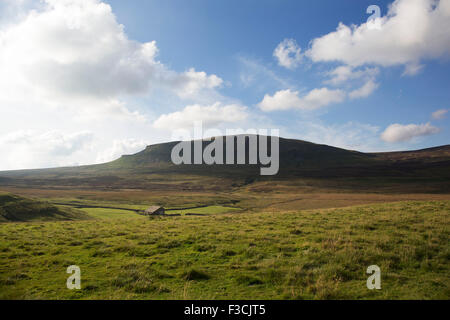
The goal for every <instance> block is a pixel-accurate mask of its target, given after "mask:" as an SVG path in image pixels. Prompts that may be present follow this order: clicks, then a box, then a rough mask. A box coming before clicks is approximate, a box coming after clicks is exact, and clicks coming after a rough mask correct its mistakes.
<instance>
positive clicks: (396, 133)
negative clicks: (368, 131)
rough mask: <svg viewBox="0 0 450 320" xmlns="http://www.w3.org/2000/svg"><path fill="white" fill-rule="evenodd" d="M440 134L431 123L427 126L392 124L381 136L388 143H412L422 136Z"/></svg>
mask: <svg viewBox="0 0 450 320" xmlns="http://www.w3.org/2000/svg"><path fill="white" fill-rule="evenodd" d="M439 132H440V129H439V128H436V127H434V126H432V125H431V124H430V123H426V124H407V125H402V124H398V123H395V124H391V125H390V126H389V127H387V128H386V130H385V131H384V132H383V133H382V134H381V139H383V140H384V141H386V142H390V143H394V142H404V141H410V140H412V139H414V138H417V137H421V136H428V135H433V134H437V133H439Z"/></svg>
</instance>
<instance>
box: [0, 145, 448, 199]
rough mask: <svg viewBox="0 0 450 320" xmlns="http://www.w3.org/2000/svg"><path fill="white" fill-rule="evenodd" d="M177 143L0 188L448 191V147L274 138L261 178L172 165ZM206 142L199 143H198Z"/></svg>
mask: <svg viewBox="0 0 450 320" xmlns="http://www.w3.org/2000/svg"><path fill="white" fill-rule="evenodd" d="M235 138H236V137H235ZM177 143H178V142H168V143H160V144H155V145H150V146H147V147H146V148H145V149H144V150H142V151H140V152H138V153H136V154H133V155H124V156H122V157H120V158H119V159H117V160H115V161H111V162H108V163H104V164H98V165H89V166H80V167H67V168H55V169H40V170H18V171H4V172H0V187H1V186H21V187H25V186H26V187H33V188H34V187H38V186H39V187H51V186H58V187H60V186H64V187H67V188H72V187H77V188H107V189H111V188H112V189H120V188H130V189H139V188H140V189H152V188H153V189H164V190H178V189H182V190H204V189H208V188H213V189H218V190H219V189H220V190H222V189H223V190H230V189H231V188H234V187H239V186H245V185H248V184H251V183H254V182H257V181H265V180H279V181H285V182H286V181H297V182H298V181H302V180H304V179H309V180H311V179H315V180H317V179H320V180H321V181H322V182H320V184H321V185H333V186H334V187H336V186H337V187H339V188H341V187H342V188H343V187H344V186H346V185H349V184H351V187H352V188H354V187H355V186H356V185H361V186H362V187H364V188H365V189H367V190H372V189H373V186H375V185H377V184H380V185H382V186H387V185H391V184H392V185H394V184H395V185H399V184H405V185H414V188H412V189H411V188H409V187H408V192H409V191H410V190H416V191H415V192H419V190H420V188H422V189H423V190H424V191H427V190H428V191H429V192H447V191H450V145H445V146H439V147H434V148H427V149H422V150H414V151H403V152H401V151H400V152H381V153H363V152H358V151H351V150H345V149H341V148H336V147H332V146H328V145H322V144H315V143H311V142H307V141H302V140H295V139H284V138H280V140H279V148H280V170H279V173H278V174H277V175H276V176H267V177H262V176H260V167H261V166H260V165H206V164H203V165H185V164H182V165H179V166H176V165H174V164H173V163H172V162H171V151H172V148H173V147H174V146H175V145H176V144H177ZM191 143H193V142H191ZM209 143H210V142H209V141H204V142H203V144H204V146H206V145H207V144H209ZM224 147H226V146H224ZM225 153H226V152H224V154H225ZM234 153H235V154H236V148H235V150H234ZM246 153H248V150H246ZM246 157H247V158H248V154H247V155H246ZM317 181H318V180H317ZM338 181H339V182H338ZM285 182H284V183H285ZM297 182H296V183H297Z"/></svg>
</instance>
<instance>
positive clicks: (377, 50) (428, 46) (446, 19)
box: [306, 0, 450, 74]
mask: <svg viewBox="0 0 450 320" xmlns="http://www.w3.org/2000/svg"><path fill="white" fill-rule="evenodd" d="M378 20H379V21H378V22H379V25H380V28H379V29H376V28H370V27H369V26H368V24H367V23H363V24H361V25H358V26H355V25H352V26H346V25H344V24H342V23H340V24H339V26H338V27H337V29H336V31H334V32H331V33H329V34H326V35H324V36H322V37H320V38H316V39H314V40H313V41H312V44H311V48H310V49H309V50H308V51H307V52H306V55H307V56H308V57H309V58H311V59H312V61H314V62H326V61H338V62H341V63H344V64H346V65H349V66H353V67H356V66H362V65H365V64H376V65H381V66H395V65H404V66H406V68H407V69H406V72H405V73H406V74H414V73H417V72H418V71H419V70H420V68H421V66H420V61H422V60H424V59H432V58H439V57H444V56H445V55H448V54H449V52H450V37H449V36H448V30H450V1H448V0H441V1H439V2H438V1H435V0H396V1H394V3H393V4H392V5H391V6H390V7H389V11H388V13H387V15H386V16H384V17H382V18H379V19H378Z"/></svg>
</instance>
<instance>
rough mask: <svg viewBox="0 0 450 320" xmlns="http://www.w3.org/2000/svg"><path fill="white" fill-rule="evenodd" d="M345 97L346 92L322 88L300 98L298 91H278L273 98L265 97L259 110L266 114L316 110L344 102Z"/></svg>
mask: <svg viewBox="0 0 450 320" xmlns="http://www.w3.org/2000/svg"><path fill="white" fill-rule="evenodd" d="M345 96H346V95H345V92H344V91H342V90H330V89H328V88H320V89H313V90H311V91H310V92H309V93H307V94H306V95H304V96H302V97H300V95H299V92H298V91H292V90H290V89H287V90H281V91H277V92H276V93H275V94H274V95H273V96H270V95H268V94H267V95H265V96H264V99H263V100H262V101H261V102H260V103H259V108H260V109H261V110H263V111H266V112H269V111H276V110H289V109H298V110H315V109H319V108H321V107H325V106H327V105H329V104H331V103H338V102H342V101H343V100H344V99H345Z"/></svg>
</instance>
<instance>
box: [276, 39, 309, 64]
mask: <svg viewBox="0 0 450 320" xmlns="http://www.w3.org/2000/svg"><path fill="white" fill-rule="evenodd" d="M273 56H274V57H275V58H276V59H277V61H278V64H279V65H280V66H282V67H285V68H288V69H295V68H296V67H297V66H298V65H299V64H300V62H301V60H302V55H301V48H300V47H299V46H298V44H297V42H296V41H295V40H294V39H284V40H283V41H282V42H281V43H280V44H279V45H278V46H277V47H276V48H275V51H274V52H273Z"/></svg>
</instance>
